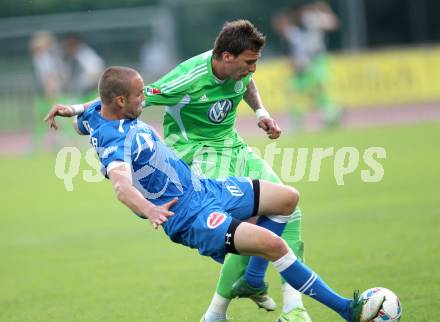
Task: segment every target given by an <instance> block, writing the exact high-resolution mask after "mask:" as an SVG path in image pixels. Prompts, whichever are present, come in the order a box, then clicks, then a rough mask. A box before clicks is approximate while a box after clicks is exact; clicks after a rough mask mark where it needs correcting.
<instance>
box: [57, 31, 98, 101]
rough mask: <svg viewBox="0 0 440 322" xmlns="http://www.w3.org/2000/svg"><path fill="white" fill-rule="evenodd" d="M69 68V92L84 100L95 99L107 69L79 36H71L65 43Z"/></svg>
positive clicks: (64, 47)
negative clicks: (98, 86)
mask: <svg viewBox="0 0 440 322" xmlns="http://www.w3.org/2000/svg"><path fill="white" fill-rule="evenodd" d="M63 49H64V54H65V57H66V63H67V68H68V75H69V81H68V84H67V85H68V90H69V92H70V93H71V94H74V95H79V96H80V97H81V98H80V100H82V99H85V100H87V99H88V98H95V97H96V96H97V92H96V88H97V85H98V80H99V77H100V76H101V74H102V73H103V71H104V69H105V63H104V60H103V59H102V58H101V57H100V56H99V55H98V54H97V53H96V51H94V50H93V49H92V48H91V47H90V46H88V45H87V44H85V43H84V42H83V41H81V40H80V39H79V38H78V37H77V36H74V35H70V36H68V37H67V38H66V39H65V40H64V42H63Z"/></svg>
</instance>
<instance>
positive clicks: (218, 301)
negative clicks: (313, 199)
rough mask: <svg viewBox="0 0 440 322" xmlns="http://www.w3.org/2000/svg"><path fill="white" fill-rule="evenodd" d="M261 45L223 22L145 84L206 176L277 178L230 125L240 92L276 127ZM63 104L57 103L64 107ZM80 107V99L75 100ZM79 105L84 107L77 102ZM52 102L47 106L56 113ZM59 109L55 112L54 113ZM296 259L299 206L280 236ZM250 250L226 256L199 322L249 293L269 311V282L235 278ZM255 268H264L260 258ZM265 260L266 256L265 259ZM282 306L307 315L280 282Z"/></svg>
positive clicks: (169, 139)
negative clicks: (258, 79) (206, 40)
mask: <svg viewBox="0 0 440 322" xmlns="http://www.w3.org/2000/svg"><path fill="white" fill-rule="evenodd" d="M264 45H265V37H264V36H263V35H262V34H261V33H260V32H259V31H258V30H257V29H256V28H255V27H254V26H253V25H252V23H250V22H249V21H246V20H237V21H232V22H227V23H225V25H224V26H223V28H222V30H221V31H220V33H219V35H218V36H217V38H216V40H215V43H214V49H213V50H211V51H207V52H205V53H202V54H200V55H197V56H195V57H193V58H190V59H188V60H186V61H184V62H183V63H181V64H179V65H178V66H177V67H176V68H174V69H173V70H172V71H171V72H169V73H168V74H166V75H165V76H163V77H162V78H161V79H159V80H158V81H156V82H154V83H153V84H150V85H148V86H146V87H145V89H144V91H145V95H146V104H147V106H151V105H162V106H166V114H165V117H164V139H165V142H166V143H167V144H168V145H169V146H170V147H172V148H173V150H174V151H175V152H176V153H177V154H178V155H179V156H180V157H181V158H182V159H183V160H184V161H186V162H187V163H188V164H189V165H190V166H191V167H192V169H193V170H195V171H197V172H199V173H202V174H204V175H205V176H207V177H210V178H222V177H226V176H230V175H234V176H246V177H251V178H253V179H265V180H269V181H272V182H274V183H280V179H279V178H278V177H277V175H276V174H275V173H274V171H273V170H272V169H271V168H270V167H269V166H268V165H267V164H266V163H265V161H264V160H263V159H261V158H260V157H259V156H257V155H256V154H255V153H254V152H252V150H251V149H250V147H249V146H248V145H247V144H246V143H245V142H244V140H243V139H242V138H241V137H240V136H239V135H238V133H237V131H236V129H235V121H236V116H237V106H238V104H239V102H240V101H241V100H242V99H244V100H245V102H246V103H247V104H248V105H249V106H250V107H251V108H252V109H253V110H254V111H255V113H256V116H257V121H258V126H259V127H260V128H262V129H263V130H264V131H265V132H266V134H267V135H268V137H269V138H271V139H277V138H278V137H279V136H280V134H281V130H280V128H279V127H278V125H277V123H276V122H275V121H274V120H273V119H272V118H271V117H270V115H269V113H268V112H267V111H266V109H265V108H264V105H263V103H262V100H261V98H260V95H259V93H258V90H257V87H256V85H255V81H254V80H253V79H252V75H253V73H254V72H255V70H256V63H257V61H258V59H259V58H260V55H261V50H262V48H263V47H264ZM62 108H63V106H59V109H62ZM75 108H76V109H77V108H78V106H75ZM79 109H80V110H81V106H80V107H79ZM55 110H56V106H55V107H54V108H53V109H52V111H51V112H50V113H49V116H48V118H49V119H50V118H51V114H52V115H55V114H56V111H55ZM60 114H61V115H62V113H58V115H60ZM282 237H283V238H284V240H285V241H286V242H287V243H288V245H289V246H290V248H291V249H292V250H293V251H294V253H295V254H296V256H298V258H302V256H303V242H302V241H301V211H300V209H299V208H297V209H296V210H295V212H294V213H293V214H292V216H291V220H290V222H289V223H288V225H287V226H286V228H285V229H284V233H283V235H282ZM248 262H249V257H244V256H238V255H228V257H227V258H226V261H225V263H224V265H223V267H222V271H221V274H220V279H219V281H218V284H217V289H216V292H215V294H214V297H213V299H212V302H211V304H210V306H209V308H208V310H207V311H206V313H205V314H204V316H203V317H202V320H201V321H205V322H218V321H226V319H227V316H226V311H227V308H228V305H229V303H230V301H231V299H232V298H234V297H237V296H239V297H250V298H251V299H252V300H253V301H255V302H256V303H257V305H258V306H260V307H263V308H265V309H266V310H274V309H275V307H276V305H275V302H274V301H273V300H272V299H271V298H270V297H269V296H268V295H267V286H266V285H263V286H261V287H254V286H253V285H250V284H247V283H246V282H245V281H244V280H243V279H240V278H241V277H242V276H243V275H244V274H245V273H246V276H249V275H252V274H249V272H248V271H246V267H247V265H248ZM257 264H258V265H260V266H259V267H258V269H257V270H256V271H260V272H261V269H262V268H261V267H263V271H264V263H257ZM266 265H267V262H266ZM282 289H283V298H284V309H283V314H282V315H281V316H280V318H279V321H281V322H287V321H291V322H309V321H311V320H310V317H309V316H308V314H307V312H306V311H305V309H304V306H303V304H302V300H301V293H299V292H298V291H296V290H294V289H293V288H292V287H290V286H289V285H288V284H287V283H284V281H283V285H282Z"/></svg>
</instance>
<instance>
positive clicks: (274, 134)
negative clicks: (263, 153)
mask: <svg viewBox="0 0 440 322" xmlns="http://www.w3.org/2000/svg"><path fill="white" fill-rule="evenodd" d="M258 127H260V128H262V129H263V130H264V132H266V134H267V136H268V137H269V139H272V140H274V139H278V138H279V137H280V135H281V128H280V127H279V126H278V124H277V122H275V120H274V119H273V118H271V117H264V118H262V119H261V120H260V121H259V122H258Z"/></svg>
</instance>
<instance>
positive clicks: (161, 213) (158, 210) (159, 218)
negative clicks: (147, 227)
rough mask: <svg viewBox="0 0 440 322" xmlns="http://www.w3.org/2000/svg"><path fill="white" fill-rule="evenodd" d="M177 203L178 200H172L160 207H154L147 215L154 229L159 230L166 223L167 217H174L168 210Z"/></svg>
mask: <svg viewBox="0 0 440 322" xmlns="http://www.w3.org/2000/svg"><path fill="white" fill-rule="evenodd" d="M177 201H178V198H173V199H172V200H170V201H168V202H167V203H164V204H163V205H161V206H154V207H153V208H152V209H151V211H150V212H149V214H148V216H147V217H148V220H149V221H150V223H151V224H152V225H153V228H154V229H157V228H159V226H161V225H162V224H163V223H164V222H166V221H168V217H171V216H173V215H174V212H172V211H170V210H169V209H170V208H171V207H172V206H174V205H175V204H176V203H177Z"/></svg>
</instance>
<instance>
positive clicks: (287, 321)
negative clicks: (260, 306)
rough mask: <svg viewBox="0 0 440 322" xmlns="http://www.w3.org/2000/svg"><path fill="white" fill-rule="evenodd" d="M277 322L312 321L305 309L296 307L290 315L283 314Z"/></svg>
mask: <svg viewBox="0 0 440 322" xmlns="http://www.w3.org/2000/svg"><path fill="white" fill-rule="evenodd" d="M277 322H312V319H311V318H310V316H309V315H308V314H307V311H306V309H305V308H303V307H296V308H294V309H293V310H291V311H290V312H288V313H283V314H281V315H280V316H279V318H278V320H277Z"/></svg>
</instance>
